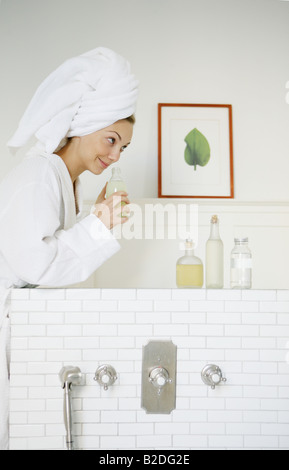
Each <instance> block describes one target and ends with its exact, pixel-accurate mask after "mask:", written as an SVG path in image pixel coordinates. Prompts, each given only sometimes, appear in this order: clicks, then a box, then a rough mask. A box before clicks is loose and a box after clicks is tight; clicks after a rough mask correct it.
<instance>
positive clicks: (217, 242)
mask: <svg viewBox="0 0 289 470" xmlns="http://www.w3.org/2000/svg"><path fill="white" fill-rule="evenodd" d="M206 287H207V288H208V289H222V288H223V287H224V244H223V242H222V240H221V238H220V232H219V218H218V216H217V215H213V216H212V218H211V233H210V238H209V239H208V241H207V244H206Z"/></svg>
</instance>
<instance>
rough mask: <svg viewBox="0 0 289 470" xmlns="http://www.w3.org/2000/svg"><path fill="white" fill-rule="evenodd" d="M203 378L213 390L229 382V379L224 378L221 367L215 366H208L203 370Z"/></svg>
mask: <svg viewBox="0 0 289 470" xmlns="http://www.w3.org/2000/svg"><path fill="white" fill-rule="evenodd" d="M201 377H202V380H203V382H204V383H205V384H206V385H209V386H210V387H211V389H212V390H214V389H215V388H216V386H217V385H219V384H220V383H221V382H227V379H225V378H224V377H223V373H222V371H221V369H220V367H219V366H216V365H215V364H208V365H206V366H205V367H204V369H203V370H202V373H201Z"/></svg>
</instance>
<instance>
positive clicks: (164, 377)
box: [149, 366, 172, 395]
mask: <svg viewBox="0 0 289 470" xmlns="http://www.w3.org/2000/svg"><path fill="white" fill-rule="evenodd" d="M149 382H150V383H151V384H152V385H153V386H154V387H156V388H157V389H158V395H160V394H161V391H162V389H163V388H164V387H165V386H166V384H168V383H172V379H171V378H170V375H169V373H168V371H167V369H165V368H164V367H160V366H157V367H155V368H154V369H152V371H151V372H150V375H149Z"/></svg>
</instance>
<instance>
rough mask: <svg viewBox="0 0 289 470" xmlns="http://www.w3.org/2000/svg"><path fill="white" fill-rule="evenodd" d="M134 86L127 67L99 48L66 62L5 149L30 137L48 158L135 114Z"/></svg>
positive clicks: (37, 95)
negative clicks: (70, 140)
mask: <svg viewBox="0 0 289 470" xmlns="http://www.w3.org/2000/svg"><path fill="white" fill-rule="evenodd" d="M137 93H138V82H137V81H136V79H135V77H134V75H132V74H131V71H130V65H129V63H128V62H127V61H126V60H125V59H124V58H123V57H121V56H120V55H118V54H116V53H115V52H114V51H112V50H110V49H107V48H104V47H99V48H97V49H94V50H92V51H90V52H87V53H85V54H82V55H80V56H79V57H74V58H72V59H68V60H67V61H65V62H64V63H63V64H62V65H61V66H60V67H58V68H57V69H56V70H55V71H54V72H52V73H51V74H50V75H49V76H48V77H47V78H46V79H45V80H44V82H43V83H42V84H41V85H40V86H39V88H38V89H37V91H36V93H35V94H34V96H33V98H32V100H31V102H30V104H29V105H28V107H27V109H26V111H25V113H24V115H23V117H22V119H21V121H20V123H19V126H18V129H17V131H16V132H15V134H14V135H13V137H12V138H11V139H10V140H9V142H8V144H7V145H8V146H9V147H14V148H18V147H22V146H23V145H25V144H26V143H27V141H28V140H29V139H30V137H32V136H33V135H34V136H35V137H36V138H37V139H38V140H39V141H40V142H41V144H42V145H43V149H44V150H45V151H46V152H47V153H53V152H54V151H55V150H56V149H59V148H60V147H61V146H62V145H63V144H64V143H65V141H63V139H65V138H67V137H73V136H79V137H80V136H83V135H87V134H90V133H92V132H95V131H97V130H100V129H103V128H105V127H108V126H110V125H111V124H113V123H114V122H116V121H118V120H120V119H124V118H127V117H129V116H131V115H132V114H134V113H135V110H136V100H137Z"/></svg>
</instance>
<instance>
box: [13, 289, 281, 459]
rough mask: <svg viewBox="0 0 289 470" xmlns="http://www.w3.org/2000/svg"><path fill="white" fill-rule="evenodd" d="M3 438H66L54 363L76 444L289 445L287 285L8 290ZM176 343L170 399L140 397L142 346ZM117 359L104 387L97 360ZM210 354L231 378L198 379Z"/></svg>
mask: <svg viewBox="0 0 289 470" xmlns="http://www.w3.org/2000/svg"><path fill="white" fill-rule="evenodd" d="M11 323H12V327H11V328H12V344H11V387H10V449H11V450H13V449H29V450H37V449H51V450H53V449H55V450H56V449H65V427H64V422H63V390H62V388H61V385H60V382H59V378H58V373H59V371H60V369H61V368H62V366H64V365H75V366H78V367H80V369H81V371H82V373H83V374H84V383H83V385H81V386H75V387H74V388H73V409H74V415H73V421H74V435H75V444H76V447H77V448H79V449H84V450H86V449H87V450H88V449H187V450H189V449H289V355H288V347H289V291H276V290H272V291H267V290H266V291H265V290H264V291H263V290H259V291H256V290H254V291H243V292H242V291H232V290H216V291H214V290H205V289H201V290H176V289H22V290H20V289H19V290H14V291H13V293H12V314H11ZM156 339H160V340H172V341H173V342H174V344H176V345H177V347H178V352H177V354H178V362H177V406H176V409H175V410H174V411H173V412H172V413H171V414H170V415H150V414H146V412H145V411H144V410H143V409H142V408H141V370H142V346H143V345H145V344H147V342H148V341H149V340H156ZM104 363H108V364H111V365H112V366H114V367H115V369H116V371H117V373H118V379H117V381H116V383H115V384H114V386H113V387H111V388H109V389H108V390H107V391H105V390H103V389H101V388H100V386H99V385H98V384H97V383H96V382H95V381H94V380H93V378H94V375H95V371H96V369H97V367H98V366H99V365H101V364H104ZM208 363H214V364H217V365H219V366H220V367H221V369H222V371H223V373H224V375H225V377H226V378H227V382H226V384H222V385H221V386H218V387H217V388H216V389H215V390H211V389H210V388H209V387H207V386H206V385H204V384H203V382H202V380H201V370H202V369H203V367H204V366H205V365H206V364H208Z"/></svg>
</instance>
